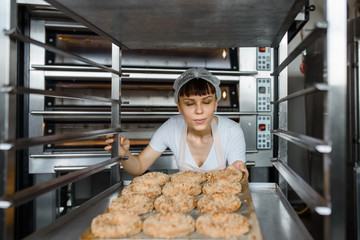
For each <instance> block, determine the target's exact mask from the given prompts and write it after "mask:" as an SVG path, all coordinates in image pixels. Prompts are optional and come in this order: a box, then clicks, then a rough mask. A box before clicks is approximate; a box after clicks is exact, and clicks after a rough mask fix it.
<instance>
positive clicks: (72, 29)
mask: <svg viewBox="0 0 360 240" xmlns="http://www.w3.org/2000/svg"><path fill="white" fill-rule="evenodd" d="M155 2H156V1H154V3H153V4H155V5H156V3H155ZM175 2H176V4H177V5H178V7H179V8H183V7H184V8H185V9H186V8H187V7H188V6H187V5H186V4H185V3H184V4H185V5H183V3H181V2H179V1H175ZM215 2H216V1H214V4H215ZM259 2H261V1H255V2H254V3H244V5H243V6H241V5H240V6H239V4H238V3H237V2H236V1H235V2H231V3H227V4H224V8H225V9H226V11H229V12H230V13H231V14H229V13H227V14H225V15H226V16H225V15H222V13H223V12H222V11H224V10H223V9H222V10H221V9H219V8H215V7H214V9H216V10H213V11H214V12H212V13H213V14H215V15H216V16H222V18H219V19H221V20H219V22H217V23H218V24H222V27H218V26H216V24H215V25H214V23H212V22H211V20H210V19H208V18H206V20H205V19H202V20H201V21H199V22H198V23H199V26H192V25H188V24H189V23H188V22H187V19H189V16H192V11H190V12H187V13H186V14H190V15H181V13H180V12H177V11H173V10H169V9H172V8H169V6H166V5H167V4H164V5H163V6H161V7H160V6H158V7H159V9H158V10H157V11H160V12H162V14H163V15H164V16H163V17H164V18H166V17H167V18H168V19H170V17H169V16H172V18H171V19H173V20H172V21H170V22H169V24H170V26H172V27H170V28H169V26H164V25H163V24H164V23H161V22H159V21H160V20H161V19H162V18H161V17H158V18H154V17H151V18H149V19H151V21H154V22H153V23H152V24H151V25H149V26H143V22H142V21H141V20H140V19H136V18H135V17H134V16H143V15H144V17H145V18H147V17H149V15H147V14H150V15H151V14H154V13H151V11H149V12H148V11H147V10H146V9H151V8H150V7H149V6H148V4H151V1H150V2H144V1H137V2H136V3H132V4H130V2H129V1H124V2H123V3H119V5H117V6H115V7H114V9H118V10H119V11H120V10H121V11H120V12H116V11H115V10H114V11H112V7H111V6H110V5H112V4H110V5H106V4H104V6H102V7H101V6H98V5H97V4H96V3H95V1H89V2H88V3H87V4H89V8H83V7H82V6H81V4H80V5H78V4H77V3H75V2H73V3H72V2H71V1H64V2H60V1H53V0H51V1H50V0H49V1H48V2H42V1H34V2H28V1H18V2H17V4H15V3H14V2H13V1H9V3H8V4H9V5H8V8H6V9H7V10H8V11H10V13H8V14H10V15H11V16H12V17H14V15H15V16H17V17H18V19H17V20H16V21H15V20H13V19H12V18H10V19H11V20H10V21H9V22H11V24H9V25H5V26H4V28H5V29H8V30H9V31H7V32H5V33H4V36H2V39H4V40H3V41H4V42H6V44H9V49H14V48H16V47H14V46H15V42H14V41H15V39H16V40H17V41H18V47H17V50H16V52H17V55H16V56H17V58H18V59H23V61H22V63H21V64H19V67H18V70H15V69H12V67H9V68H8V69H7V71H9V72H11V73H13V74H14V72H16V73H17V74H18V75H21V77H19V78H18V81H17V82H16V83H15V82H14V81H13V80H11V81H10V80H9V81H4V82H3V86H2V92H3V93H4V94H3V95H2V98H3V99H4V101H3V103H6V104H8V105H9V106H8V107H4V108H2V113H3V114H4V116H6V118H5V120H4V121H3V122H2V127H3V128H2V129H4V130H5V129H7V126H10V125H13V122H12V121H13V120H14V119H12V118H13V116H11V114H12V111H13V110H16V112H17V114H18V115H16V114H15V113H14V114H15V115H16V116H17V118H18V120H17V121H16V122H17V125H16V126H12V128H9V132H7V133H6V134H5V135H2V138H1V150H2V152H1V154H2V159H9V164H8V165H6V164H4V163H1V164H4V165H1V167H4V168H3V169H6V171H9V173H8V172H6V174H5V175H4V176H7V180H6V181H4V186H6V185H5V183H7V184H9V183H11V182H12V181H14V178H12V179H13V180H11V177H9V176H10V175H11V174H10V173H11V171H14V173H15V172H16V174H17V175H22V176H23V181H22V184H20V185H18V186H17V191H19V190H21V189H23V188H24V189H25V190H23V192H21V191H19V193H20V194H18V195H16V193H15V194H14V195H13V193H14V192H15V191H13V192H11V188H10V189H9V188H6V187H3V186H2V190H1V191H0V193H1V194H2V195H4V196H5V198H3V199H2V201H1V207H2V208H4V209H8V210H6V211H5V212H3V213H2V215H1V219H2V220H3V219H4V221H5V220H6V221H9V219H11V217H12V216H16V218H17V219H18V220H17V221H18V223H17V224H18V225H17V229H19V228H20V227H19V226H21V225H24V224H27V223H26V219H24V216H26V214H27V213H29V214H31V215H33V216H34V218H33V219H34V222H33V225H30V224H28V225H27V227H23V231H24V232H25V233H27V234H30V233H32V232H33V231H37V232H35V233H34V234H32V235H30V236H29V238H30V239H32V238H33V239H36V238H47V237H49V236H50V235H51V236H52V237H55V236H54V235H58V236H61V237H63V236H64V235H63V233H64V232H67V234H68V235H67V236H69V238H72V237H74V236H76V234H77V231H80V230H81V226H78V224H75V225H76V227H77V228H78V229H77V231H73V229H72V228H71V227H70V230H69V227H68V225H69V224H73V223H74V222H73V221H74V220H76V218H77V219H81V220H83V219H86V218H90V216H93V215H94V214H95V212H96V211H100V210H101V208H102V207H103V206H104V204H105V203H107V201H108V199H109V198H108V197H109V196H111V194H113V193H114V189H119V187H121V186H123V185H124V184H127V183H128V182H129V181H130V180H131V179H132V178H133V177H132V176H130V175H128V174H127V173H126V172H124V171H122V170H121V166H120V168H119V166H118V165H117V164H115V163H116V161H118V160H117V149H116V147H114V149H113V152H112V153H111V154H109V153H107V152H105V151H104V150H103V148H104V146H105V144H104V142H105V135H106V134H109V133H118V134H121V135H124V136H125V137H127V138H129V139H130V140H131V143H132V144H131V149H130V150H131V152H132V153H134V154H136V153H138V152H140V151H141V150H142V149H143V148H144V147H145V146H146V145H147V144H148V142H149V140H150V138H151V136H152V135H153V134H154V132H155V131H156V129H157V128H158V127H159V126H160V125H161V124H162V123H163V122H164V121H166V120H167V119H168V118H169V117H171V116H173V115H176V114H178V112H177V107H176V104H175V103H174V102H173V93H174V91H173V89H172V84H173V82H174V80H175V79H176V78H177V77H178V76H179V75H180V74H181V73H182V72H183V71H184V70H186V69H188V68H191V67H205V68H207V69H209V70H210V72H212V73H213V74H214V75H215V76H217V77H218V78H219V79H220V80H221V86H220V87H221V91H222V93H221V96H222V99H221V100H220V102H219V107H218V110H217V113H216V114H218V115H222V116H226V117H229V118H231V119H233V120H234V121H236V122H238V123H239V124H240V126H241V127H242V129H243V131H244V134H245V140H246V164H247V166H248V169H249V172H250V179H249V180H250V182H251V183H250V190H251V191H252V195H253V198H254V203H255V208H256V207H257V208H256V211H257V214H258V217H259V221H260V226H261V228H262V229H263V231H266V232H269V233H268V234H269V235H268V238H269V239H271V236H273V237H274V236H276V237H279V238H280V239H286V238H288V237H289V236H294V237H295V236H297V237H299V239H304V238H311V235H310V233H309V232H308V231H307V229H306V228H305V226H304V225H303V223H302V222H301V221H300V219H299V218H298V217H297V216H296V214H295V212H294V211H293V210H292V209H291V206H290V204H289V202H287V200H286V194H287V188H288V185H287V183H288V184H290V186H291V188H293V189H294V190H295V191H296V192H297V193H298V194H299V196H300V197H301V198H302V199H303V201H304V202H305V203H306V204H307V205H308V206H310V207H311V209H312V210H314V211H315V212H316V213H317V214H318V215H320V216H325V217H324V218H325V220H324V221H323V223H322V224H323V226H322V227H323V228H324V232H325V235H326V234H328V233H329V234H330V233H331V232H332V231H333V233H335V235H334V236H342V234H344V228H343V227H340V230H335V229H333V228H331V226H332V224H334V222H333V221H334V219H335V218H337V219H338V220H339V221H340V220H342V219H344V218H343V216H342V214H341V213H340V211H342V210H344V209H343V207H344V206H343V205H341V204H340V203H339V202H338V199H337V198H336V197H335V198H334V197H333V198H332V199H333V200H334V201H333V205H332V206H333V208H332V209H331V203H329V202H328V200H329V199H328V198H329V196H330V193H332V192H333V191H334V190H333V189H332V188H330V186H331V187H333V186H334V184H333V181H334V182H336V181H337V180H339V179H340V182H341V181H342V180H343V179H342V178H343V177H344V176H343V175H341V174H342V172H341V171H342V170H343V169H342V167H341V162H335V164H334V162H333V166H332V167H331V169H330V170H331V172H333V171H335V170H333V168H334V169H335V168H337V169H338V170H340V176H339V175H338V172H337V175H336V176H337V177H338V178H337V180H333V179H334V178H333V176H332V178H329V177H327V176H329V175H328V171H329V168H328V167H327V166H328V165H327V164H328V163H329V161H330V160H331V159H332V158H333V156H335V157H338V158H340V159H342V157H343V156H344V149H343V148H342V147H341V146H342V145H341V144H338V145H336V146H338V147H334V146H333V147H332V148H331V145H330V144H329V142H334V141H333V137H334V136H331V135H330V134H328V132H327V131H326V130H324V133H323V135H324V139H325V140H318V139H315V138H313V137H314V136H311V137H306V136H304V135H301V134H296V133H294V132H292V131H288V129H287V103H286V102H287V101H288V100H289V99H291V98H294V97H297V96H302V95H307V94H309V93H313V92H317V91H320V92H327V91H328V93H327V95H326V93H325V95H326V96H325V97H323V98H324V99H325V100H324V101H325V105H327V104H328V102H326V101H331V103H333V102H336V100H335V98H336V96H339V95H341V94H343V92H339V91H338V88H336V91H334V92H332V91H330V90H331V89H332V84H333V83H332V81H334V80H332V78H329V79H328V82H327V84H328V85H327V86H325V85H321V84H320V85H319V84H318V85H315V86H309V87H308V86H307V87H308V88H307V89H304V90H303V91H300V92H299V93H293V94H290V95H288V90H287V73H286V66H287V65H288V64H289V63H290V62H291V61H292V60H293V59H294V57H295V56H297V55H299V54H300V53H301V51H302V50H304V49H306V48H308V47H309V46H311V43H312V42H313V41H314V39H317V38H320V37H324V36H325V35H326V34H325V32H326V31H327V27H328V25H326V24H319V25H318V26H317V28H316V29H315V30H314V33H312V34H311V35H310V36H309V38H308V39H306V40H305V41H304V42H303V43H301V44H300V45H299V46H298V47H297V48H296V49H295V50H294V52H292V53H290V54H288V53H287V47H288V46H287V45H288V41H287V40H288V38H287V37H288V36H287V34H286V32H289V35H290V33H291V34H296V32H297V31H299V29H296V28H299V26H302V25H301V24H300V23H301V22H304V21H305V20H304V19H301V15H302V14H307V13H308V11H309V9H308V8H307V7H308V4H307V1H282V6H281V7H280V5H281V4H280V5H279V7H280V9H278V10H279V11H280V13H277V15H276V16H277V17H276V18H274V13H273V6H272V5H271V4H270V3H267V2H261V3H259ZM328 2H330V3H331V4H330V6H332V7H331V8H329V10H328V11H329V12H330V11H334V10H332V9H336V8H339V6H337V7H336V6H335V7H334V6H333V4H335V3H334V2H332V1H328ZM127 4H129V5H127ZM169 4H170V3H169ZM189 4H190V3H189ZM193 4H194V6H192V7H194V8H195V9H197V10H201V9H202V8H204V9H208V10H209V9H211V7H209V6H207V5H206V4H205V3H201V1H200V2H199V3H193ZM209 4H210V5H211V4H212V3H209ZM190 5H191V4H190ZM215 5H216V4H215ZM260 5H261V6H262V7H259V6H260ZM96 6H97V7H98V8H99V9H97V7H96ZM243 7H248V8H251V9H254V14H252V13H250V12H249V11H245V12H244V9H243ZM126 9H127V10H126ZM104 11H106V12H108V14H109V19H110V20H109V21H110V22H106V21H101V19H102V18H103V17H104V14H105V12H104ZM184 12H185V11H184ZM239 12H241V13H242V14H240V15H239V14H238V13H239ZM265 13H266V14H265ZM271 13H272V14H271ZM232 14H233V15H232ZM4 15H6V14H4ZM6 16H7V15H6ZM232 16H237V18H235V17H232ZM299 16H300V19H301V20H300V21H298V18H299ZM117 17H120V20H119V21H111V19H116V18H117ZM341 17H343V16H341V14H340V16H339V17H338V18H335V17H334V18H333V19H331V18H329V19H327V21H328V22H331V21H335V22H336V21H341V19H340V20H338V19H339V18H341ZM179 19H182V20H183V21H184V22H183V23H182V24H185V26H189V30H188V32H187V34H184V33H182V34H181V31H179V29H177V28H178V27H179V25H176V24H175V22H176V21H179ZM215 19H217V18H214V19H213V20H214V21H218V20H215ZM270 19H271V20H270ZM139 20H140V21H139ZM162 20H163V19H162ZM251 20H252V21H251ZM149 21H150V20H149ZM202 21H203V22H202ZM208 21H210V22H208ZM16 22H17V25H18V26H19V27H20V28H18V29H17V28H11V27H12V26H13V24H14V23H16ZM119 22H127V23H128V24H124V25H122V24H119ZM180 22H181V21H180ZM299 22H300V23H299ZM252 23H254V24H255V25H253V24H252ZM171 24H174V25H171ZM202 24H205V25H202ZM230 25H231V27H225V26H230ZM238 25H240V26H238ZM140 26H141V27H140ZM159 26H160V28H159V29H157V27H159ZM201 26H202V28H198V27H201ZM204 26H206V28H204ZM210 26H212V27H214V28H215V29H216V30H217V34H216V35H212V34H211V32H214V29H211V28H210ZM294 27H295V30H294ZM200 29H201V31H200ZM120 30H121V31H120ZM174 30H177V31H174ZM330 30H331V28H330ZM328 31H329V30H328ZM154 32H158V33H159V34H154ZM199 32H204V33H207V34H209V33H210V35H209V36H211V37H207V38H206V37H204V38H202V36H200V35H199V34H198V33H199ZM245 32H246V33H247V34H246V35H245V34H243V33H245ZM330 33H331V31H330ZM179 34H180V35H179ZM328 34H329V32H328ZM333 34H338V33H333ZM157 35H159V36H161V37H163V38H161V37H160V38H157ZM119 36H121V37H119ZM165 36H166V37H165ZM204 36H207V35H206V34H204ZM291 37H293V36H291ZM289 38H290V36H289ZM20 42H24V43H25V44H19V43H20ZM29 43H30V44H29ZM324 48H325V47H324ZM325 49H326V48H325ZM6 56H8V55H6ZM327 57H331V53H330V52H329V53H328V56H327ZM340 60H341V59H339V61H340ZM9 61H10V62H11V61H14V59H12V58H9ZM328 64H330V63H328ZM333 64H334V63H333ZM335 64H336V63H335ZM5 65H6V64H5ZM6 66H7V65H6ZM340 73H341V71H340V72H339V73H338V74H340ZM10 75H11V74H10ZM11 76H12V75H11ZM340 78H341V77H340ZM13 94H16V96H17V98H14V95H13ZM5 95H6V96H9V98H7V97H5ZM12 101H14V102H16V105H12V103H11V102H12ZM337 103H338V104H339V105H341V104H344V103H343V102H341V100H340V101H338V102H337ZM14 104H15V103H14ZM6 106H7V105H6ZM12 107H15V109H12ZM332 111H334V110H333V108H329V109H327V114H328V115H329V117H328V118H325V119H322V123H324V124H323V125H325V128H328V127H329V126H330V125H328V124H329V122H330V123H332V124H334V122H336V124H340V125H341V124H343V122H340V123H339V121H335V120H332V118H333V117H334V119H335V116H336V115H338V114H340V115H341V114H342V112H340V113H333V112H332ZM8 116H9V117H8ZM19 119H20V120H19ZM329 119H330V121H329V122H328V121H327V120H329ZM11 122H12V124H10V123H11ZM15 129H16V131H15ZM6 131H7V130H6ZM6 131H5V132H6ZM15 133H16V135H15ZM338 136H340V139H342V138H341V137H342V135H341V134H339V135H338ZM316 137H318V136H316ZM320 138H321V136H320ZM344 138H345V136H344ZM288 142H290V143H295V144H298V145H299V146H301V147H304V148H306V149H307V150H308V151H315V152H318V153H320V154H323V155H324V159H325V160H324V162H325V163H324V165H325V167H324V176H325V177H324V188H323V189H322V190H323V192H322V193H321V195H323V196H321V195H319V194H318V193H317V192H316V191H315V190H313V189H312V186H310V185H308V184H307V183H306V182H304V181H302V180H301V178H300V179H299V176H298V175H297V174H296V173H294V172H293V171H292V170H291V169H290V167H289V166H288V165H287V164H286V162H287V144H288ZM338 142H339V141H336V143H338ZM15 150H16V151H15ZM19 158H21V159H22V160H21V164H17V167H18V169H17V170H15V169H14V170H11V169H12V167H13V166H15V164H14V165H12V164H13V161H12V159H19ZM329 159H330V160H329ZM14 161H15V160H14ZM16 161H19V160H16ZM339 161H340V160H339ZM114 164H115V165H114ZM119 169H120V170H119ZM100 170H102V171H100ZM149 170H150V171H163V172H166V173H173V172H176V171H177V169H176V163H175V160H174V157H173V155H172V153H171V152H170V151H166V152H165V153H164V154H163V155H162V156H161V157H160V158H159V159H158V160H157V161H156V163H155V164H154V165H153V166H151V168H150V169H149ZM338 170H337V171H338ZM91 173H94V174H91ZM85 176H89V177H86V178H85ZM67 178H68V180H67ZM70 178H71V179H70ZM9 179H10V180H9ZM24 179H26V180H24ZM29 179H30V180H29ZM17 181H19V180H17ZM272 181H275V182H276V184H274V183H269V182H272ZM47 183H50V187H49V188H47V187H46V185H47ZM65 183H66V184H65ZM37 186H38V187H37ZM55 186H56V187H55ZM29 187H30V188H29ZM27 188H28V189H30V190H28V192H26V191H27ZM44 189H46V191H45V190H44ZM31 190H33V193H31ZM9 191H10V192H9ZM24 195H25V197H24ZM27 195H28V196H27ZM35 197H36V200H34V201H33V202H30V203H29V201H30V200H32V199H34V198H35ZM265 199H266V200H267V201H268V202H269V203H264V201H265ZM99 204H100V205H99ZM271 204H274V205H271ZM15 206H21V207H18V208H17V209H16V211H14V207H15ZM94 206H98V207H97V208H98V209H96V211H94V208H95V207H94ZM99 206H100V207H99ZM274 206H276V207H274ZM22 208H23V209H22ZM269 208H274V211H275V212H276V213H273V214H275V215H274V216H276V217H277V218H278V219H280V220H281V219H290V221H289V222H287V223H286V224H285V223H281V221H275V222H274V223H270V222H271V221H269V219H268V218H267V217H266V212H267V211H268V209H269ZM81 212H83V213H84V214H80V215H79V213H81ZM76 216H77V217H76ZM329 216H330V217H329ZM49 222H52V224H50V225H48V224H49ZM274 224H276V225H278V226H276V227H275V228H276V229H278V230H277V231H267V230H269V229H273V228H274ZM10 225H11V226H9V225H7V227H4V226H1V227H2V228H1V229H4V231H2V232H4V234H5V235H4V237H7V238H8V239H11V238H12V237H25V236H26V235H27V234H25V233H24V235H21V233H16V234H15V235H12V234H11V233H9V231H13V230H14V228H15V224H10ZM285 225H286V226H285ZM270 232H271V233H270ZM49 234H50V235H49ZM264 237H265V238H266V235H264ZM326 238H328V239H332V236H331V234H330V235H326ZM334 239H338V238H334Z"/></svg>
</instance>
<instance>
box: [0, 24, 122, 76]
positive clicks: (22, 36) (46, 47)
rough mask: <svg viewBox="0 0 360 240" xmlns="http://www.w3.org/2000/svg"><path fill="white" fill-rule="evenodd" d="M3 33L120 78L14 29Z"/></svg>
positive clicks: (106, 68)
mask: <svg viewBox="0 0 360 240" xmlns="http://www.w3.org/2000/svg"><path fill="white" fill-rule="evenodd" d="M4 33H5V34H6V35H8V36H9V37H10V38H13V39H16V40H19V41H22V42H28V43H31V44H35V45H37V46H40V47H43V48H45V49H46V50H48V51H51V52H54V53H57V54H60V55H62V56H65V57H70V58H74V59H76V60H78V61H81V62H84V63H87V64H89V65H91V66H93V67H97V68H99V69H102V70H103V71H105V72H111V73H115V74H117V75H119V76H121V73H120V72H119V71H116V70H114V69H112V68H108V67H106V66H104V65H101V64H98V63H96V62H93V61H91V60H89V59H86V58H83V57H80V56H78V55H75V54H72V53H69V52H66V51H63V50H60V49H58V48H56V47H54V46H51V45H49V44H45V43H42V42H39V41H37V40H35V39H32V38H29V37H26V36H24V35H23V34H21V33H19V32H18V31H17V29H15V28H12V29H10V30H4Z"/></svg>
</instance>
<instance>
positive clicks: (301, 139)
mask: <svg viewBox="0 0 360 240" xmlns="http://www.w3.org/2000/svg"><path fill="white" fill-rule="evenodd" d="M271 133H273V134H275V135H277V136H279V137H281V138H283V139H285V140H288V141H289V142H292V143H295V144H296V145H298V146H301V147H304V148H306V149H307V150H309V151H312V152H319V153H330V152H331V146H330V145H328V144H327V143H325V142H324V141H323V140H320V139H317V138H313V137H310V136H306V135H303V134H299V133H295V132H291V131H286V130H283V129H279V128H278V129H276V130H271Z"/></svg>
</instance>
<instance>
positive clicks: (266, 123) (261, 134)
mask: <svg viewBox="0 0 360 240" xmlns="http://www.w3.org/2000/svg"><path fill="white" fill-rule="evenodd" d="M270 129H271V116H270V115H260V116H257V144H256V147H257V149H270V148H271V133H270Z"/></svg>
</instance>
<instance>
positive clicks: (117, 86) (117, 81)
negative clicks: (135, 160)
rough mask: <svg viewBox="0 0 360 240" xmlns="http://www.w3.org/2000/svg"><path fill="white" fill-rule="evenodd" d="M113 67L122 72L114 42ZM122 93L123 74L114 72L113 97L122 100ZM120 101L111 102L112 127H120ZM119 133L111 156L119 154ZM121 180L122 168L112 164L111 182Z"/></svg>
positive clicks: (119, 56)
mask: <svg viewBox="0 0 360 240" xmlns="http://www.w3.org/2000/svg"><path fill="white" fill-rule="evenodd" d="M111 52H112V54H111V55H112V68H113V69H114V70H118V71H119V72H121V49H120V48H119V47H118V46H116V45H115V44H112V51H111ZM120 94H121V76H119V75H117V74H114V73H112V75H111V99H113V100H120ZM120 108H121V104H120V102H116V103H114V102H113V103H111V128H120V127H121V120H120V113H121V109H120ZM118 146H119V134H116V137H115V143H114V144H113V146H112V150H111V157H116V156H118V152H119V147H118ZM119 181H120V168H119V166H118V165H115V166H112V167H111V170H110V184H111V185H113V184H115V183H118V182H119Z"/></svg>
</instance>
